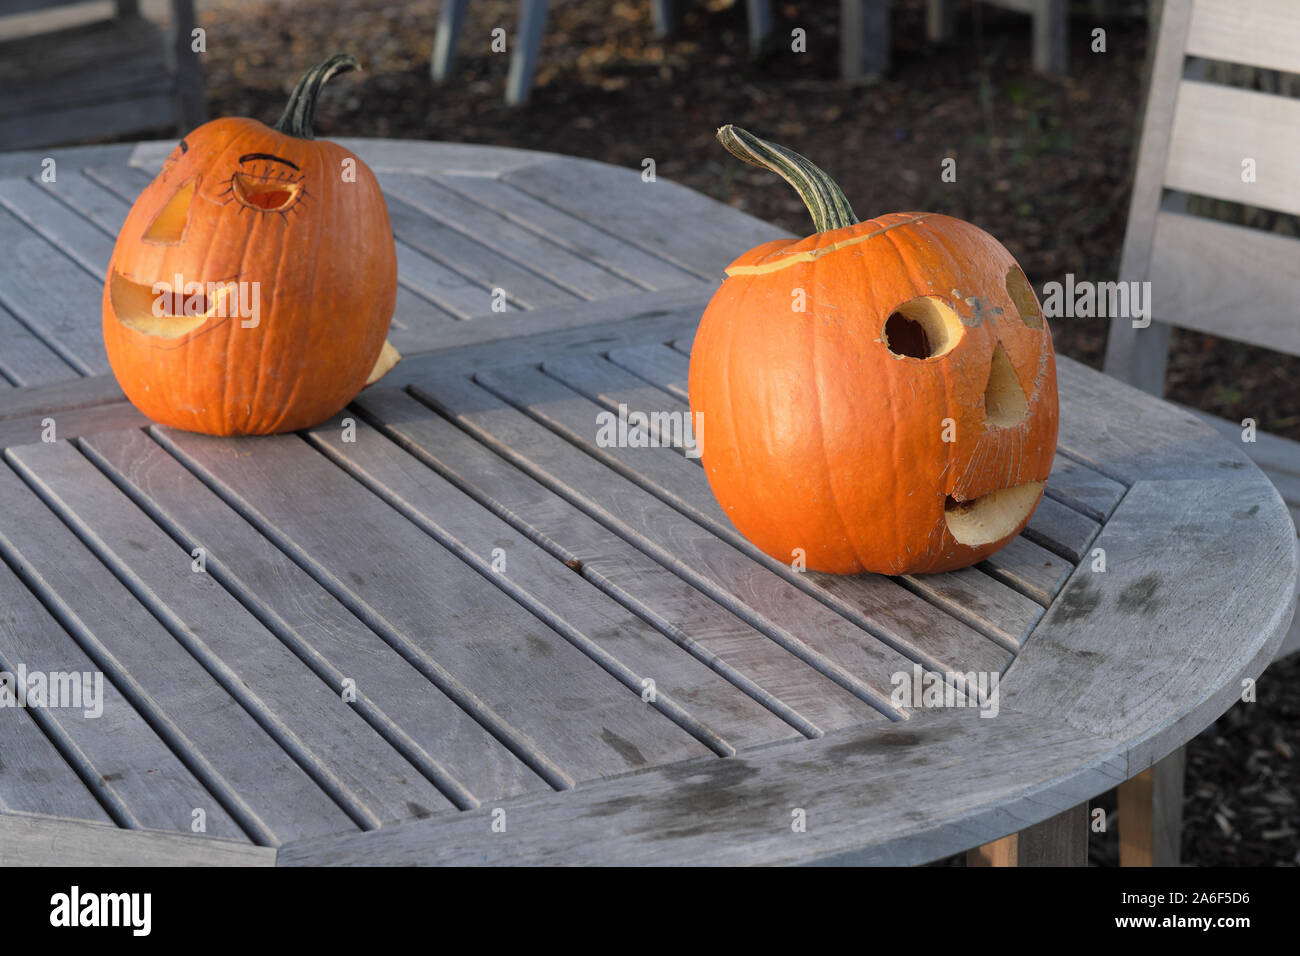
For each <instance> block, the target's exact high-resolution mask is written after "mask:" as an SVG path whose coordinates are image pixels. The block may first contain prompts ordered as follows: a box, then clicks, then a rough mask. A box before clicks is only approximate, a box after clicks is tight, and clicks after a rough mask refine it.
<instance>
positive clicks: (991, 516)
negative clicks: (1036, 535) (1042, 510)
mask: <svg viewBox="0 0 1300 956" xmlns="http://www.w3.org/2000/svg"><path fill="white" fill-rule="evenodd" d="M1044 484H1045V482H1042V481H1029V482H1026V483H1025V484H1023V485H1013V486H1012V487H1010V488H999V489H998V490H997V491H990V492H989V493H988V494H987V495H981V496H980V497H978V498H972V499H971V500H969V501H957V500H956V499H955V498H951V497H950V498H949V499H948V501H947V502H946V503H945V504H944V508H943V520H944V522H945V523H946V524H947V525H948V533H949V534H951V535H952V536H953V537H954V538H956V539H957V541H958V543H960V544H964V545H967V546H968V547H972V548H976V547H979V546H980V545H985V544H992V543H993V542H994V541H1001V540H1002V539H1003V538H1005V537H1007V536H1008V535H1010V534H1011V533H1012V532H1013V531H1015V530H1016V528H1018V527H1019V526H1020V523H1021V522H1022V521H1024V520H1025V519H1026V518H1028V517H1029V515H1030V514H1032V513H1033V510H1034V506H1035V505H1036V504H1037V503H1038V498H1039V496H1040V495H1041V494H1042V493H1043V485H1044Z"/></svg>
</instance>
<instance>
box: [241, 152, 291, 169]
mask: <svg viewBox="0 0 1300 956" xmlns="http://www.w3.org/2000/svg"><path fill="white" fill-rule="evenodd" d="M251 159H269V160H271V161H272V162H275V163H284V164H285V165H286V166H292V167H293V168H294V169H298V164H297V163H292V162H290V161H289V160H287V159H284V158H283V157H281V156H276V155H274V154H273V153H245V154H244V155H243V156H240V157H239V163H240V165H241V166H242V165H243V164H244V163H246V162H248V161H249V160H251ZM298 171H299V172H302V170H301V169H298Z"/></svg>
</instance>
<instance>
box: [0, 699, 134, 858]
mask: <svg viewBox="0 0 1300 956" xmlns="http://www.w3.org/2000/svg"><path fill="white" fill-rule="evenodd" d="M0 740H4V742H5V749H4V760H3V761H0V819H3V817H4V815H7V814H10V813H42V814H48V815H50V816H60V817H70V818H72V819H75V820H93V821H99V822H101V823H109V824H111V823H113V818H112V817H110V816H109V815H108V813H107V812H106V811H105V810H104V808H103V807H102V806H101V805H100V803H99V801H98V800H96V799H95V797H94V794H92V793H91V792H90V790H89V789H88V788H87V787H86V784H85V782H84V781H83V780H82V779H81V778H80V777H78V776H77V774H76V772H75V771H74V770H73V769H72V767H71V766H69V765H68V761H67V760H66V759H65V758H64V756H63V754H61V753H60V752H59V751H58V749H57V748H56V747H55V746H54V744H52V743H50V740H49V738H48V737H46V736H45V734H44V733H43V732H42V731H41V728H40V727H39V726H38V725H37V724H36V722H35V721H34V720H33V719H32V718H31V717H29V716H28V715H27V713H26V712H25V711H23V710H20V709H18V708H16V707H0ZM3 853H4V849H3V847H0V862H2V861H3Z"/></svg>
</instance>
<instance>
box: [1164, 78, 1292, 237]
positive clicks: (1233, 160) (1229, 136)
mask: <svg viewBox="0 0 1300 956" xmlns="http://www.w3.org/2000/svg"><path fill="white" fill-rule="evenodd" d="M1297 157H1300V100H1297V99H1292V98H1290V97H1288V96H1274V95H1272V94H1271V93H1256V92H1254V91H1253V90H1243V89H1238V88H1236V87H1232V86H1223V85H1221V84H1218V83H1197V82H1189V81H1186V80H1185V81H1183V83H1182V84H1181V86H1180V87H1179V90H1178V106H1177V108H1176V109H1175V110H1174V127H1173V134H1172V136H1171V137H1170V143H1169V160H1168V162H1167V164H1166V166H1165V177H1164V185H1165V187H1166V188H1168V189H1178V190H1181V191H1183V192H1188V193H1194V194H1197V195H1201V196H1213V197H1214V198H1215V199H1227V200H1230V201H1231V202H1239V203H1244V204H1246V205H1247V206H1260V207H1262V208H1264V209H1275V210H1277V211H1279V212H1287V213H1300V162H1298V161H1297ZM1246 160H1253V162H1254V169H1253V171H1252V173H1253V175H1249V176H1247V175H1244V174H1243V168H1244V167H1243V162H1245V161H1246Z"/></svg>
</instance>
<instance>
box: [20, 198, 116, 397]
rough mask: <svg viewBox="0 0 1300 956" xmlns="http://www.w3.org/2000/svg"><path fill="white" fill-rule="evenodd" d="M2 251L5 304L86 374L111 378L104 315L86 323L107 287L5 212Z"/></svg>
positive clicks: (94, 316) (60, 354)
mask: <svg viewBox="0 0 1300 956" xmlns="http://www.w3.org/2000/svg"><path fill="white" fill-rule="evenodd" d="M0 248H3V249H4V250H5V268H4V269H2V270H0V303H3V304H4V305H5V306H6V307H7V308H8V309H9V310H10V311H11V312H13V313H14V314H15V315H16V316H18V317H19V318H20V319H22V322H23V324H24V325H26V326H27V327H28V328H29V329H31V330H32V331H33V332H35V333H36V334H37V335H38V336H40V338H41V339H42V341H43V342H44V343H45V344H46V345H47V346H49V347H50V349H51V350H52V351H54V352H56V353H58V355H59V357H60V358H62V359H63V360H64V361H65V362H67V363H68V364H69V365H71V366H72V367H73V368H75V369H76V370H77V371H78V372H80V373H81V374H83V375H99V374H102V373H104V372H107V371H108V370H109V368H108V354H107V353H106V352H105V351H104V338H103V333H102V332H101V330H100V323H99V310H98V309H95V310H94V312H92V313H91V315H92V318H91V319H90V320H87V318H86V312H85V308H84V307H85V305H86V303H97V302H99V299H100V296H101V294H102V293H103V284H102V283H101V282H97V281H95V279H94V278H92V277H91V275H90V273H88V272H87V271H86V270H85V269H83V268H82V267H81V266H79V265H78V264H77V263H76V262H74V261H73V260H72V259H70V258H68V257H67V256H66V255H65V254H64V253H63V252H62V251H61V250H59V249H58V248H57V247H56V246H54V245H53V244H52V243H50V242H49V241H48V240H47V239H46V238H45V237H44V236H41V235H40V234H38V233H36V232H34V231H33V230H32V229H31V227H30V226H28V225H27V224H26V223H25V222H23V221H22V220H21V219H19V218H18V217H17V216H15V215H14V214H13V213H11V212H9V211H8V210H7V209H0ZM33 276H40V281H39V282H33V281H32V277H33Z"/></svg>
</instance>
